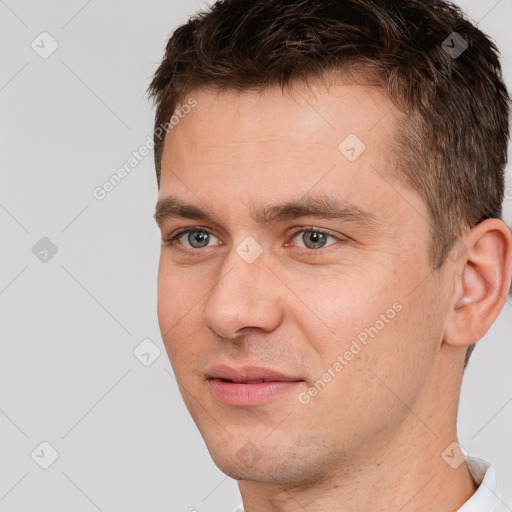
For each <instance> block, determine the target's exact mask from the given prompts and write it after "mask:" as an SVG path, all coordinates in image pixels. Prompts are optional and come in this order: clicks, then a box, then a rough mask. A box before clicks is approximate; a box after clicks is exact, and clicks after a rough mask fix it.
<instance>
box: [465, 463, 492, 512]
mask: <svg viewBox="0 0 512 512" xmlns="http://www.w3.org/2000/svg"><path fill="white" fill-rule="evenodd" d="M466 463H467V465H468V469H469V473H470V475H471V477H472V478H473V482H475V485H476V486H477V487H478V488H477V490H476V492H475V494H473V496H471V498H469V500H468V501H466V503H464V505H462V507H461V508H459V510H458V511H457V512H493V511H494V508H495V507H496V505H497V504H498V501H499V496H500V491H499V489H498V483H497V482H496V474H495V472H494V468H493V467H492V466H491V465H490V464H489V463H487V462H485V461H484V460H481V459H477V458H475V457H467V458H466Z"/></svg>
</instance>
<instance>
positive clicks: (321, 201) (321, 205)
mask: <svg viewBox="0 0 512 512" xmlns="http://www.w3.org/2000/svg"><path fill="white" fill-rule="evenodd" d="M250 216H251V218H252V220H253V221H254V222H256V223H257V224H258V225H260V226H263V227H265V226H269V225H271V224H275V223H277V222H282V221H285V220H293V219H298V218H301V217H318V218H323V219H339V220H343V221H346V222H353V223H356V224H360V225H362V226H363V227H365V228H368V229H372V230H375V229H377V228H378V227H379V225H380V223H379V222H378V219H377V217H376V215H375V214H374V213H372V212H370V211H368V210H365V209H363V208H361V207H359V206H357V205H355V204H353V203H349V202H347V201H343V200H340V199H334V198H332V197H329V196H326V195H318V194H317V195H306V196H304V197H302V198H301V199H299V200H295V201H288V202H284V203H278V204H275V205H271V206H264V207H261V208H258V209H255V208H253V209H252V210H251V212H250ZM154 217H155V220H156V222H157V224H158V226H160V227H161V225H162V224H163V222H164V221H166V220H168V219H173V218H184V219H194V220H200V221H203V222H211V223H217V224H218V222H217V220H216V216H215V215H214V214H212V213H211V212H209V211H207V210H205V209H202V208H201V207H199V206H196V205H193V204H188V203H186V202H184V201H182V200H181V199H179V198H177V197H172V196H169V197H165V198H162V199H159V200H158V202H157V204H156V208H155V215H154Z"/></svg>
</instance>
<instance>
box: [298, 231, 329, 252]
mask: <svg viewBox="0 0 512 512" xmlns="http://www.w3.org/2000/svg"><path fill="white" fill-rule="evenodd" d="M308 238H309V239H310V240H311V242H310V243H308ZM326 239H327V235H325V234H324V233H320V232H319V231H306V232H305V233H304V234H303V235H302V240H303V241H304V244H305V245H306V247H308V249H318V248H319V247H323V246H324V244H325V241H326ZM311 244H312V246H311Z"/></svg>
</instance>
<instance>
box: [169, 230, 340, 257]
mask: <svg viewBox="0 0 512 512" xmlns="http://www.w3.org/2000/svg"><path fill="white" fill-rule="evenodd" d="M191 231H201V232H204V233H208V234H211V235H213V236H215V235H214V233H212V232H211V231H210V230H208V229H206V228H203V227H201V226H192V227H189V228H185V229H182V230H180V231H178V232H177V233H176V234H175V235H174V236H172V237H168V238H162V241H163V242H164V243H165V246H166V247H172V248H174V249H176V250H178V251H181V252H185V253H187V254H190V253H191V252H199V251H200V249H188V248H183V247H179V244H178V239H179V238H180V237H181V236H183V235H184V234H186V233H189V232H191ZM302 232H304V233H322V234H323V235H328V236H330V237H332V238H334V239H335V240H337V241H338V242H346V241H347V238H345V237H340V236H338V235H335V234H334V233H332V232H330V231H327V230H325V229H321V228H316V227H314V226H307V227H300V228H299V229H296V230H294V231H293V233H292V234H291V235H290V238H294V237H295V235H297V234H298V233H302ZM332 245H334V244H332ZM328 247H330V246H328ZM328 247H321V248H320V249H308V248H307V247H297V249H299V251H300V252H301V253H303V254H305V255H306V256H310V257H312V258H314V257H315V256H321V253H320V252H321V250H322V249H327V248H328Z"/></svg>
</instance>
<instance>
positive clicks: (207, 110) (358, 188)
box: [159, 83, 426, 215]
mask: <svg viewBox="0 0 512 512" xmlns="http://www.w3.org/2000/svg"><path fill="white" fill-rule="evenodd" d="M190 97H193V98H194V99H195V100H196V102H197V106H195V107H194V108H193V109H192V110H191V111H190V112H189V113H188V114H187V115H186V116H184V118H183V119H181V120H180V121H179V123H178V124H177V125H175V126H173V128H172V129H171V130H169V132H168V134H167V136H166V140H165V146H164V151H163V155H162V172H161V183H160V184H161V186H160V194H159V198H160V199H162V198H165V197H166V196H170V195H172V196H174V197H178V198H182V199H183V200H186V201H187V202H188V203H189V204H196V205H197V206H200V203H203V205H208V207H209V208H210V209H214V210H216V211H219V212H220V211H223V212H224V213H226V214H228V213H229V214H237V211H238V213H240V212H239V209H241V208H242V207H246V209H247V215H249V212H250V208H249V207H254V206H256V205H265V204H267V203H272V204H277V203H282V202H284V201H292V200H297V199H300V198H301V197H303V196H305V195H306V194H308V193H310V192H313V193H318V194H321V193H323V194H329V195H331V196H332V195H333V193H334V194H335V195H336V196H337V197H339V199H340V200H342V201H345V202H347V203H348V202H349V203H351V204H357V205H359V206H361V208H362V209H365V210H366V211H369V212H371V211H373V212H374V213H375V214H376V215H377V214H379V215H380V214H381V212H380V211H379V209H386V208H387V209H389V206H390V201H393V202H394V203H395V204H396V202H397V199H398V198H397V192H396V190H393V188H392V187H391V186H390V182H389V180H388V179H386V178H385V177H386V175H389V174H390V172H389V171H390V169H389V162H388V155H389V144H390V142H391V141H392V138H393V135H394V133H395V130H396V127H397V124H398V120H399V115H400V114H399V113H398V112H397V110H396V108H395V107H394V106H393V104H392V102H391V101H390V100H389V99H388V97H387V96H386V95H385V94H384V93H383V92H382V91H380V90H379V89H377V88H375V87H369V86H363V85H354V84H342V83H339V84H330V85H329V88H328V89H327V88H326V87H325V86H324V85H322V84H310V85H309V86H306V85H304V84H296V85H295V86H294V87H292V88H291V89H289V90H286V89H285V90H284V91H283V90H281V88H278V87H275V88H270V89H266V90H264V91H263V92H260V93H258V92H254V91H244V92H234V91H218V90H212V89H202V90H196V91H194V92H192V93H191V95H190ZM185 101H186V99H185ZM185 101H184V102H183V103H185ZM404 193H405V192H404ZM407 193H410V194H414V193H413V192H412V191H408V192H407ZM418 199H419V198H417V197H416V198H409V202H410V201H413V202H414V201H417V202H418V205H417V206H418V208H419V209H422V208H423V205H422V204H421V203H422V201H421V199H420V200H419V201H418ZM409 208H410V207H409ZM425 215H426V214H425Z"/></svg>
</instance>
